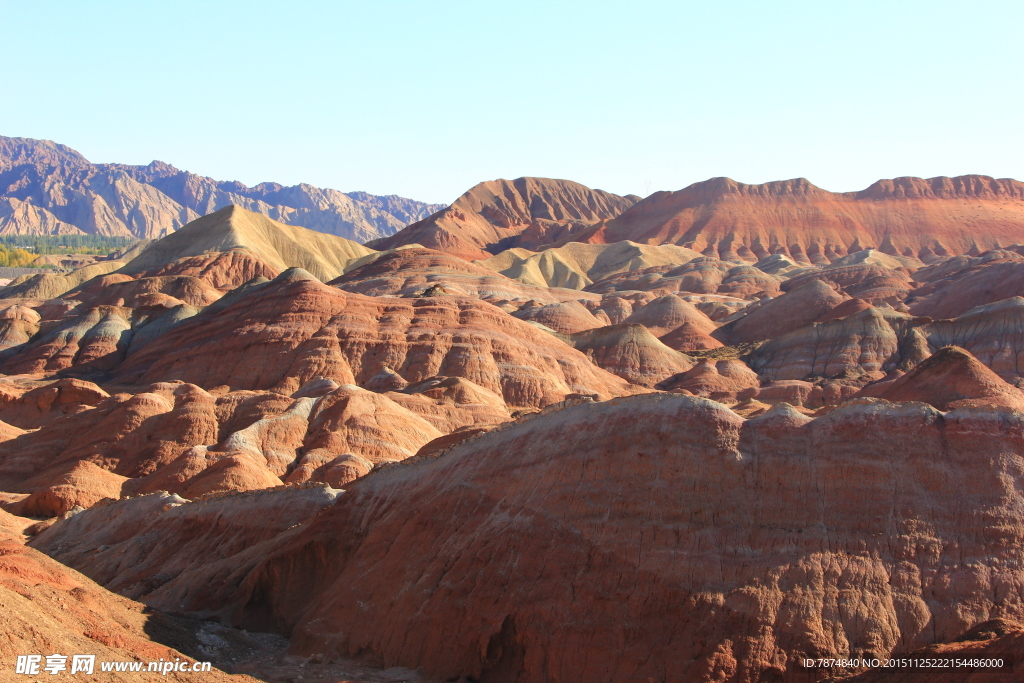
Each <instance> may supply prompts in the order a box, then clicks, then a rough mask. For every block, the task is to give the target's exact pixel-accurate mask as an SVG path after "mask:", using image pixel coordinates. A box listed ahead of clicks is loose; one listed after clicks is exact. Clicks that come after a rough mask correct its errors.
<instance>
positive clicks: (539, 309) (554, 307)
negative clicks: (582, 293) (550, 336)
mask: <svg viewBox="0 0 1024 683" xmlns="http://www.w3.org/2000/svg"><path fill="white" fill-rule="evenodd" d="M512 315H514V316H515V317H517V318H519V319H520V320H528V321H531V322H535V323H540V324H541V325H544V326H545V327H550V328H551V329H552V330H554V331H555V332H561V333H562V334H574V333H576V332H583V331H584V330H593V329H595V328H598V327H604V326H605V325H606V324H607V323H606V322H604V321H603V320H600V319H599V318H596V317H594V314H593V313H591V312H590V311H589V310H587V307H586V306H584V305H583V304H581V303H580V302H578V301H564V302H561V303H557V304H547V305H545V306H530V307H524V308H520V309H519V310H518V311H516V312H515V313H513V314H512Z"/></svg>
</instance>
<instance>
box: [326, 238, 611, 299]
mask: <svg viewBox="0 0 1024 683" xmlns="http://www.w3.org/2000/svg"><path fill="white" fill-rule="evenodd" d="M329 284H332V285H334V286H336V287H339V288H340V289H343V290H345V291H346V292H357V293H359V294H366V295H367V296H405V297H412V296H422V295H424V293H425V292H427V291H428V290H431V289H432V288H433V291H435V292H437V293H438V294H439V295H443V294H449V295H455V296H473V297H477V298H479V299H487V300H505V301H508V300H519V301H527V300H534V301H539V302H543V303H548V302H557V301H567V300H575V299H585V298H592V299H594V300H596V299H597V298H598V297H596V296H594V295H588V294H584V293H582V292H578V291H576V290H569V289H559V288H557V287H552V288H547V287H538V286H536V285H528V284H525V283H522V282H519V281H517V280H512V279H510V278H507V277H505V276H504V275H502V274H501V273H496V272H494V271H493V270H490V269H488V268H484V267H483V266H479V265H477V264H475V263H470V262H469V261H465V260H463V259H461V258H459V257H457V256H453V255H451V254H446V253H444V252H441V251H435V250H432V249H418V248H414V247H410V248H406V249H397V250H395V251H392V252H389V253H385V254H383V255H381V256H380V257H379V258H377V259H375V260H373V261H371V262H370V263H367V264H366V265H363V266H359V267H358V268H354V269H352V270H350V271H349V272H348V273H346V274H345V275H343V276H341V277H339V278H337V279H335V280H332V281H331V282H330V283H329ZM438 288H440V289H438Z"/></svg>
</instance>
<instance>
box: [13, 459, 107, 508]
mask: <svg viewBox="0 0 1024 683" xmlns="http://www.w3.org/2000/svg"><path fill="white" fill-rule="evenodd" d="M125 481H126V477H122V476H119V475H117V474H114V473H113V472H108V471H107V470H105V469H103V468H102V467H99V466H98V465H95V464H93V463H91V462H88V461H84V460H80V461H78V462H75V463H73V464H71V466H70V467H66V468H65V471H64V472H63V473H61V474H57V473H56V472H54V471H53V469H52V468H51V469H50V470H47V471H45V472H43V473H42V474H41V475H37V476H36V477H33V478H31V479H29V480H27V481H25V482H23V483H22V484H21V485H20V487H19V488H21V489H22V490H23V491H26V492H28V491H31V492H32V493H31V495H29V497H28V498H25V499H24V500H22V501H21V502H20V503H19V504H18V505H17V506H16V509H17V513H18V514H19V515H24V516H26V517H56V516H58V515H62V514H64V513H65V512H67V511H68V510H70V509H72V508H75V507H81V508H87V507H90V506H91V505H93V504H94V503H96V502H98V501H100V500H103V499H104V498H113V499H114V500H117V499H118V498H120V497H121V488H122V487H123V486H124V482H125Z"/></svg>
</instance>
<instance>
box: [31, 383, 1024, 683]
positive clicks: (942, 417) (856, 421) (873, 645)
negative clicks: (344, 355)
mask: <svg viewBox="0 0 1024 683" xmlns="http://www.w3.org/2000/svg"><path fill="white" fill-rule="evenodd" d="M1020 420H1021V414H1019V413H1008V412H1000V411H994V410H989V411H985V410H978V409H961V410H955V411H951V412H948V413H942V412H939V411H937V410H935V409H933V408H930V407H928V406H925V405H922V404H890V403H887V402H885V401H875V402H866V403H864V402H862V403H860V404H852V405H848V406H845V407H841V408H838V409H836V410H834V411H832V412H830V413H829V414H828V415H826V416H824V417H819V418H817V419H811V418H808V417H806V416H803V415H800V414H799V413H798V412H796V411H795V410H793V409H792V408H789V407H785V406H782V407H777V408H775V409H773V410H771V411H769V412H768V413H766V414H764V415H762V416H761V417H758V418H754V419H749V420H744V419H743V418H741V417H739V416H737V415H736V414H735V413H733V412H731V411H729V410H728V409H727V408H725V407H724V406H722V405H721V404H719V403H715V402H712V401H709V400H706V399H696V398H691V397H685V396H677V395H671V394H655V395H649V396H640V397H632V398H628V399H619V400H616V401H611V402H604V403H598V404H592V403H587V404H584V405H577V406H575V407H570V408H567V409H563V410H555V411H551V412H548V413H547V414H545V415H541V416H538V417H535V418H533V419H528V420H521V421H519V422H517V423H515V424H512V425H510V426H507V427H506V428H504V429H498V430H495V431H491V432H489V433H487V434H485V435H482V436H478V437H476V438H469V439H467V440H465V441H463V442H462V443H461V444H457V445H455V446H453V447H451V448H449V449H448V450H447V451H444V452H442V454H440V455H435V456H433V457H427V458H424V459H420V460H418V461H416V462H414V463H412V464H408V465H404V466H398V467H393V468H389V469H385V470H382V471H380V472H378V473H375V474H373V475H371V476H369V477H366V478H364V479H362V480H360V481H359V482H357V483H355V484H353V485H352V486H351V487H350V488H349V490H348V492H347V493H345V494H344V496H342V497H341V498H340V499H339V500H338V501H337V502H336V503H334V504H333V505H330V506H328V507H326V508H324V509H323V510H322V511H321V512H320V513H319V514H316V515H315V516H313V517H311V518H310V519H309V521H307V522H305V523H304V524H302V525H300V526H298V527H294V528H292V529H290V530H288V531H284V532H281V533H279V534H277V535H276V536H274V537H273V538H272V539H270V540H269V541H266V542H264V545H263V546H262V548H261V551H260V552H259V553H258V555H259V557H254V556H253V554H248V555H245V556H244V557H238V556H234V557H236V558H237V559H234V560H230V558H227V559H225V560H221V559H218V558H208V559H207V560H206V561H204V562H203V563H202V566H199V567H196V566H192V567H188V566H186V568H184V569H183V570H180V571H183V572H191V573H193V576H195V577H196V579H195V580H192V581H182V579H181V578H177V579H175V578H173V576H174V575H175V573H176V572H178V571H179V570H177V569H176V570H174V571H172V572H171V573H170V574H169V575H168V576H169V577H170V578H171V580H172V583H171V584H165V585H163V586H162V587H161V586H159V585H149V584H141V583H139V582H138V581H137V578H139V577H134V578H133V576H132V572H134V571H137V570H136V569H133V568H132V567H133V566H137V563H132V564H131V565H128V564H125V563H123V562H122V561H120V560H119V559H118V558H119V556H120V554H122V549H123V550H130V551H131V552H135V553H138V555H137V557H138V562H143V563H145V562H148V561H155V560H156V559H158V558H159V557H160V556H161V555H160V553H165V554H166V553H169V552H171V548H181V547H184V546H183V545H182V544H186V543H193V544H194V543H196V542H199V543H207V544H208V543H210V542H211V541H209V540H207V539H202V540H198V541H197V540H194V536H193V535H192V534H183V533H181V532H180V531H174V528H175V527H174V525H173V524H168V523H164V522H160V521H159V520H160V519H163V518H167V513H166V512H164V513H158V514H157V516H155V517H153V516H152V515H150V516H149V519H152V520H153V521H149V519H147V520H142V519H140V518H141V517H143V515H132V514H130V513H129V511H128V509H129V507H130V506H134V507H135V508H137V507H139V506H140V505H142V504H143V503H142V501H139V502H135V501H123V502H122V503H118V504H115V505H112V506H109V507H106V508H94V509H93V510H90V511H88V512H86V513H82V514H80V515H78V516H76V517H75V518H73V519H72V520H68V521H65V522H60V523H58V524H57V525H55V526H54V527H53V528H52V529H51V530H50V531H48V532H47V533H46V534H44V535H43V536H41V537H39V539H38V541H36V542H34V544H36V545H38V546H39V547H42V548H44V549H46V550H47V551H48V552H53V553H55V554H56V555H57V556H58V557H61V558H63V559H65V560H66V561H68V562H69V563H71V564H72V565H73V566H79V567H81V568H83V570H84V571H86V572H87V573H90V574H92V573H95V575H96V576H97V577H99V578H100V580H102V581H107V582H109V583H111V585H121V584H120V583H117V582H123V585H125V586H128V585H132V586H133V587H134V588H133V589H132V590H134V591H137V592H138V593H139V597H140V598H141V599H143V600H144V601H148V600H152V601H153V602H154V604H163V602H164V601H167V602H170V601H172V600H173V601H176V602H177V604H179V605H182V604H184V605H185V609H186V610H188V611H190V612H193V613H196V614H199V613H202V614H207V615H210V614H217V615H220V616H222V617H223V618H226V619H229V620H231V621H232V622H234V623H235V624H237V625H240V626H243V627H246V628H257V627H258V628H267V627H270V628H273V629H275V630H278V631H279V632H282V633H285V634H290V635H291V640H292V652H293V653H296V654H304V655H308V654H312V653H323V654H324V655H325V656H326V657H327V658H331V657H342V658H344V657H346V656H348V655H350V654H355V653H360V654H361V655H362V656H364V657H366V658H367V659H368V660H369V661H374V662H376V663H377V664H378V665H381V666H394V665H403V666H408V667H417V668H420V669H421V670H423V671H425V672H427V673H429V674H430V675H434V676H437V677H439V678H443V679H447V680H452V679H457V678H459V677H460V676H461V677H467V678H473V679H476V680H509V681H519V682H521V683H526V682H529V681H579V680H588V681H621V680H648V679H651V680H658V681H668V680H688V681H711V680H721V681H764V680H783V681H787V680H794V681H795V680H804V679H803V678H801V676H804V675H805V672H804V671H803V670H802V669H801V667H800V666H799V661H800V660H801V659H803V658H804V657H816V656H829V655H848V656H868V657H875V656H884V655H887V654H889V653H891V652H909V651H913V650H917V649H918V648H920V647H922V646H925V645H930V644H932V643H936V642H940V643H942V642H950V641H952V640H953V639H955V638H956V637H958V636H959V635H960V634H961V633H963V632H964V631H965V630H966V629H968V628H970V627H972V626H975V625H977V624H980V623H982V622H984V621H986V620H988V619H991V618H993V617H995V616H999V617H1002V618H1008V619H1019V618H1020V617H1021V616H1024V606H1022V604H1021V603H1020V601H1019V600H1017V598H1016V596H1017V594H1018V592H1019V591H1020V589H1021V584H1022V582H1024V573H1022V572H1021V571H1020V569H1019V563H1020V561H1021V557H1020V553H1021V551H1020V548H1021V547H1022V545H1021V540H1022V539H1021V529H1022V528H1024V524H1022V523H1021V518H1020V512H1019V509H1020V506H1021V505H1022V503H1024V501H1021V500H1020V490H1021V488H1020V487H1021V484H1022V482H1021V481H1020V472H1021V470H1022V465H1024V462H1022V461H1021V456H1020V455H1019V454H1020V453H1021V452H1022V450H1024V444H1021V443H1019V441H1020V434H1021V430H1020V424H1018V423H1019V422H1020ZM865 432H870V433H871V434H872V440H871V442H870V443H867V442H865V441H864V440H863V439H861V438H860V437H859V435H861V434H863V433H865ZM579 434H586V435H587V438H586V439H580V438H578V436H577V435H579ZM936 454H940V456H939V457H936ZM851 471H853V472H856V473H857V475H856V476H850V474H849V473H850V472H851ZM682 491H685V492H687V493H686V494H685V495H680V492H682ZM407 501H416V504H415V505H414V506H410V505H408V504H406V503H407ZM154 504H155V505H156V506H157V507H159V503H158V502H157V501H154ZM192 505H195V504H192ZM203 505H206V506H207V507H208V504H203ZM201 509H202V508H195V513H192V512H191V511H189V510H188V505H185V506H182V507H181V508H179V510H180V512H175V513H173V514H174V515H176V516H177V517H181V514H197V513H200V511H201ZM120 510H123V511H124V512H123V513H121V517H120V518H119V519H124V520H126V521H125V522H120V523H118V524H113V523H112V522H111V521H110V520H111V515H113V514H114V513H115V511H120ZM167 519H168V522H171V519H170V518H167ZM102 520H107V521H102ZM153 524H164V526H162V527H160V526H156V527H154V526H152V525H153ZM175 524H178V527H177V528H179V529H185V528H188V526H187V525H182V524H180V523H175ZM147 528H148V529H163V531H161V532H160V533H158V534H155V535H154V532H150V531H146V529H147ZM100 529H102V530H103V531H92V530H100ZM121 529H125V530H126V531H125V532H124V533H127V535H123V532H122V531H121ZM225 531H227V530H226V529H225ZM95 533H100V534H101V535H104V534H105V535H107V536H111V537H113V536H117V539H116V540H115V541H114V544H113V545H110V544H109V542H107V541H106V540H105V537H104V538H97V539H95V540H90V538H89V536H90V534H95ZM139 534H142V535H141V536H140V535H139ZM145 534H150V535H153V537H154V538H156V537H159V538H161V540H162V542H163V544H166V545H163V546H161V545H160V544H156V545H154V544H147V543H145V542H143V538H144V537H145V536H144V535H145ZM133 539H134V540H133ZM101 542H102V543H103V545H101V546H99V547H100V548H102V550H100V551H99V552H98V553H97V552H95V551H93V550H92V549H93V548H95V547H96V546H97V544H99V543H101ZM118 543H119V544H120V545H118ZM150 548H152V549H150ZM198 555H199V556H200V557H205V554H204V553H199V554H198ZM182 556H183V557H187V558H193V559H189V560H187V561H186V562H189V561H190V562H193V563H194V562H195V561H196V560H194V558H196V556H197V554H195V553H186V554H182ZM229 560H230V561H229ZM177 562H178V564H180V563H181V562H182V561H181V560H178V561H177ZM177 576H178V577H181V576H182V574H177ZM200 577H201V578H200ZM468 615H472V618H469V617H468ZM623 623H629V624H631V628H629V629H625V630H624V629H623V628H622V624H623Z"/></svg>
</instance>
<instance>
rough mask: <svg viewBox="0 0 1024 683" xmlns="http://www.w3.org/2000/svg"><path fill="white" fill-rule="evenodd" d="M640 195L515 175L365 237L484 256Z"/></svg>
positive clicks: (547, 238)
mask: <svg viewBox="0 0 1024 683" xmlns="http://www.w3.org/2000/svg"><path fill="white" fill-rule="evenodd" d="M637 200H639V197H635V196H628V197H620V196H619V195H615V194H611V193H610V192H604V191H602V190H591V189H590V188H588V187H585V186H583V185H580V184H579V183H574V182H571V181H568V180H551V179H548V178H517V179H515V180H490V181H487V182H484V183H480V184H479V185H476V186H475V187H473V188H472V189H470V190H469V191H468V192H466V193H465V194H464V195H462V196H461V197H459V198H458V199H457V200H455V202H454V203H453V204H452V205H451V206H449V207H448V208H446V209H442V210H441V211H438V212H437V213H435V214H434V215H432V216H430V217H428V218H425V219H423V220H421V221H419V222H418V223H413V224H412V225H410V226H408V227H407V228H405V229H403V230H400V231H399V232H398V233H396V234H394V235H392V236H391V237H388V238H385V239H380V240H375V241H373V242H367V246H370V247H373V248H374V249H393V248H395V247H399V246H402V245H405V244H420V245H422V246H424V247H427V248H429V249H437V250H439V251H446V252H448V253H450V254H455V255H456V256H461V257H463V258H466V259H485V258H489V257H490V256H492V255H493V254H495V253H497V252H499V251H501V250H502V249H508V248H511V247H525V248H527V249H535V248H536V247H538V246H540V245H545V244H550V243H553V242H557V241H559V240H569V239H571V237H572V236H573V235H575V234H576V233H578V232H580V231H583V230H585V229H587V228H589V227H590V226H592V225H594V224H596V223H599V222H601V221H606V220H609V219H611V218H614V217H615V216H617V215H619V214H620V213H622V212H623V211H624V210H625V209H627V208H629V207H630V206H632V205H633V204H635V203H636V202H637Z"/></svg>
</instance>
